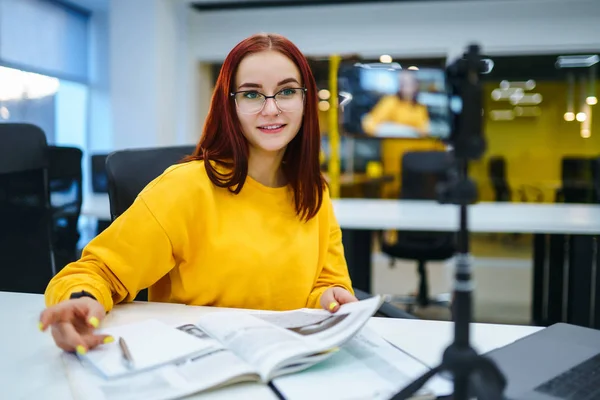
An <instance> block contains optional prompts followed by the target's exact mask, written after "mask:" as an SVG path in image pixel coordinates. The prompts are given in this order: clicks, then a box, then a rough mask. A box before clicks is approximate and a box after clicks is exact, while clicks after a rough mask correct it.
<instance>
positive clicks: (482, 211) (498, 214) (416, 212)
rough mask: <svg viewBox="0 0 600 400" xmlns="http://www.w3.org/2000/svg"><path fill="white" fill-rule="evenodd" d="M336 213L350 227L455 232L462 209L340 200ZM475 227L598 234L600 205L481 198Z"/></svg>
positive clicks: (472, 214) (471, 217) (473, 209)
mask: <svg viewBox="0 0 600 400" xmlns="http://www.w3.org/2000/svg"><path fill="white" fill-rule="evenodd" d="M333 207H334V210H335V214H336V217H337V219H338V222H339V224H340V226H341V227H342V228H347V229H372V230H379V229H382V230H384V229H404V230H419V231H420V230H424V231H442V232H444V231H457V230H458V227H459V208H458V206H455V205H451V204H444V205H442V204H439V203H437V202H434V201H409V200H401V201H400V200H380V199H336V200H333ZM467 218H468V223H469V230H470V231H472V232H489V233H492V232H505V233H506V232H509V233H569V234H598V233H600V205H588V204H534V203H495V202H482V203H477V204H473V205H470V206H469V208H468V217H467Z"/></svg>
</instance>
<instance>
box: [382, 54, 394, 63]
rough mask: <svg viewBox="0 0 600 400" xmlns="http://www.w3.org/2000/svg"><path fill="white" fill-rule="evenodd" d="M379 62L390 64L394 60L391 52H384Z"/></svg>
mask: <svg viewBox="0 0 600 400" xmlns="http://www.w3.org/2000/svg"><path fill="white" fill-rule="evenodd" d="M379 62H382V63H384V64H389V63H391V62H392V56H390V55H389V54H383V55H382V56H381V57H379Z"/></svg>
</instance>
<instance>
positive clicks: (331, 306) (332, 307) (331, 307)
mask: <svg viewBox="0 0 600 400" xmlns="http://www.w3.org/2000/svg"><path fill="white" fill-rule="evenodd" d="M337 305H338V304H337V303H336V302H335V301H332V302H331V303H330V304H329V309H330V310H333V309H334V308H336V307H337Z"/></svg>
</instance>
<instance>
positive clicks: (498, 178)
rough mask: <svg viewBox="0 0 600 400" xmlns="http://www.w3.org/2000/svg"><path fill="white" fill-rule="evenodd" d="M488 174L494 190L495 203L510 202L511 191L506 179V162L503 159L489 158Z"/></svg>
mask: <svg viewBox="0 0 600 400" xmlns="http://www.w3.org/2000/svg"><path fill="white" fill-rule="evenodd" d="M488 173H489V177H490V182H491V184H492V188H493V189H494V199H495V201H510V200H511V190H510V187H509V186H508V181H507V179H506V160H505V159H504V157H501V156H494V157H491V158H490V159H489V164H488Z"/></svg>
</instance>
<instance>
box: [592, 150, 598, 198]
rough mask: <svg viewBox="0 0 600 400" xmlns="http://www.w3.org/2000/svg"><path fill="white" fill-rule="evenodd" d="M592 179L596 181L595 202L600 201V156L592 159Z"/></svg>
mask: <svg viewBox="0 0 600 400" xmlns="http://www.w3.org/2000/svg"><path fill="white" fill-rule="evenodd" d="M592 179H593V181H594V203H600V157H596V158H594V159H593V160H592Z"/></svg>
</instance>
